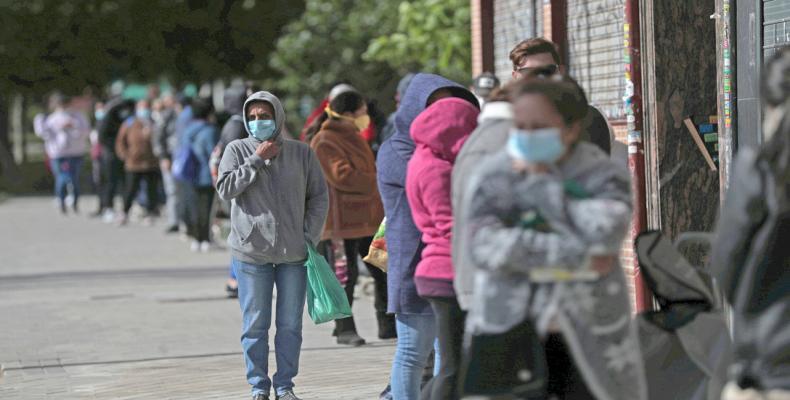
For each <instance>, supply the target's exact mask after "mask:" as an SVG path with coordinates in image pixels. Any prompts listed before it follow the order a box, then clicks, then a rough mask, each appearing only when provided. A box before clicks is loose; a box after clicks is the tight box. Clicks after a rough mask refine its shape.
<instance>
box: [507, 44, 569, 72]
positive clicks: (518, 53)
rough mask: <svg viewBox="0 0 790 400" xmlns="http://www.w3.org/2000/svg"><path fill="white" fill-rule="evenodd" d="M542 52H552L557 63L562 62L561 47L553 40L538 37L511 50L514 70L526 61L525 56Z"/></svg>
mask: <svg viewBox="0 0 790 400" xmlns="http://www.w3.org/2000/svg"><path fill="white" fill-rule="evenodd" d="M542 53H549V54H551V57H552V58H554V62H555V63H557V65H560V64H562V60H561V59H560V50H559V47H557V45H556V44H555V43H554V42H552V41H549V40H546V39H544V38H542V37H537V38H532V39H527V40H524V41H522V42H521V43H519V44H517V45H516V47H514V48H513V50H511V51H510V61H511V62H512V63H513V71H515V70H517V69H518V67H519V66H520V65H521V63H522V62H524V57H527V56H531V55H534V54H542Z"/></svg>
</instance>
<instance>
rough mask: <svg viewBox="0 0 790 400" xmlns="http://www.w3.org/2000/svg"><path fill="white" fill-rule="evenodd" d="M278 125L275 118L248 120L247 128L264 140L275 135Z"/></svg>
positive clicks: (257, 137)
mask: <svg viewBox="0 0 790 400" xmlns="http://www.w3.org/2000/svg"><path fill="white" fill-rule="evenodd" d="M276 127H277V126H276V125H275V123H274V120H273V119H259V120H255V121H247V128H248V129H249V130H250V135H252V137H254V138H256V139H258V140H260V141H262V142H263V141H266V140H269V139H271V138H272V136H274V131H275V129H276Z"/></svg>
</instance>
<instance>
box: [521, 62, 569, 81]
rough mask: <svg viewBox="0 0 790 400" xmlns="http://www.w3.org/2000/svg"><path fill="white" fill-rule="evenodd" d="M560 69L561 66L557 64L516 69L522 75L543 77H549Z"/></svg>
mask: <svg viewBox="0 0 790 400" xmlns="http://www.w3.org/2000/svg"><path fill="white" fill-rule="evenodd" d="M559 70H560V66H559V65H557V64H551V65H543V66H540V67H521V68H519V69H517V70H516V72H518V73H519V74H520V75H521V76H523V77H528V76H536V77H542V78H548V77H550V76H552V75H554V74H556V73H557V72H558V71H559Z"/></svg>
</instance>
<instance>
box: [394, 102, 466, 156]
mask: <svg viewBox="0 0 790 400" xmlns="http://www.w3.org/2000/svg"><path fill="white" fill-rule="evenodd" d="M479 113H480V110H478V109H477V107H475V106H474V105H472V103H470V102H469V101H467V100H464V99H460V98H457V97H449V98H445V99H441V100H439V101H437V102H436V103H433V104H432V105H431V106H430V107H428V108H426V109H425V111H423V112H422V113H421V114H420V115H419V116H418V117H417V119H415V120H414V122H413V123H412V125H411V131H410V134H411V138H412V139H413V140H414V143H416V144H417V147H418V148H419V147H427V148H429V149H430V150H431V152H432V153H434V154H436V155H437V156H438V157H440V158H441V159H443V160H446V161H449V162H451V163H452V162H454V161H455V157H456V156H458V153H460V152H461V147H462V146H463V145H464V142H465V141H466V139H467V138H468V137H469V133H470V132H472V131H473V130H474V129H475V127H476V126H477V116H478V114H479Z"/></svg>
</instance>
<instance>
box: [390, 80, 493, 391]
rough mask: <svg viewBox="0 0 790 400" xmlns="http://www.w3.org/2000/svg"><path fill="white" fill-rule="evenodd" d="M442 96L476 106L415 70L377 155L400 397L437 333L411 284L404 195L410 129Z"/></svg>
mask: <svg viewBox="0 0 790 400" xmlns="http://www.w3.org/2000/svg"><path fill="white" fill-rule="evenodd" d="M447 97H458V98H462V99H464V100H467V101H468V102H469V103H471V104H473V105H474V106H475V107H478V103H477V99H476V98H475V96H474V95H473V94H472V93H471V92H470V91H469V90H467V89H466V88H464V87H463V86H461V85H459V84H458V83H455V82H453V81H451V80H449V79H446V78H444V77H441V76H438V75H433V74H423V73H421V74H417V75H415V76H414V78H413V79H412V81H411V83H410V84H409V87H408V88H407V89H406V92H405V93H404V94H403V97H402V98H401V102H400V106H399V108H398V111H397V114H396V115H395V133H394V134H393V136H392V137H391V138H389V139H388V140H387V141H385V142H384V144H382V146H381V148H380V149H379V153H378V159H377V161H376V165H377V171H378V177H377V178H378V185H379V192H380V193H381V200H382V202H383V203H384V213H385V215H386V217H387V231H386V240H387V252H388V255H389V260H388V262H387V294H388V300H387V301H388V307H387V311H388V312H389V313H394V314H395V324H396V329H397V333H398V344H397V348H396V350H395V358H394V360H393V362H392V377H391V384H392V395H393V397H394V398H396V399H399V400H401V399H403V400H412V399H418V398H419V391H420V379H421V377H422V372H423V369H424V368H425V363H426V361H427V360H428V357H429V356H430V353H431V347H432V346H433V343H434V341H435V338H436V326H435V323H434V316H433V313H432V312H431V307H430V305H429V304H428V302H427V301H426V300H425V299H423V298H421V297H420V296H419V295H418V294H417V288H416V287H415V284H414V271H415V269H416V267H417V263H418V262H419V261H420V255H421V252H422V249H423V244H422V242H421V240H420V231H419V230H418V229H417V227H416V226H415V225H414V220H413V219H412V215H411V210H410V209H409V204H408V200H407V199H406V190H405V187H406V168H407V164H408V162H409V159H411V157H412V154H413V153H414V149H415V144H414V141H413V140H412V138H411V137H410V136H409V129H410V127H411V124H412V122H413V121H414V119H415V118H417V115H419V114H420V113H421V112H422V111H423V110H425V108H426V107H428V106H429V105H431V104H433V103H435V102H436V101H438V100H439V99H442V98H447ZM439 357H440V355H439ZM439 357H437V358H439Z"/></svg>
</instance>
